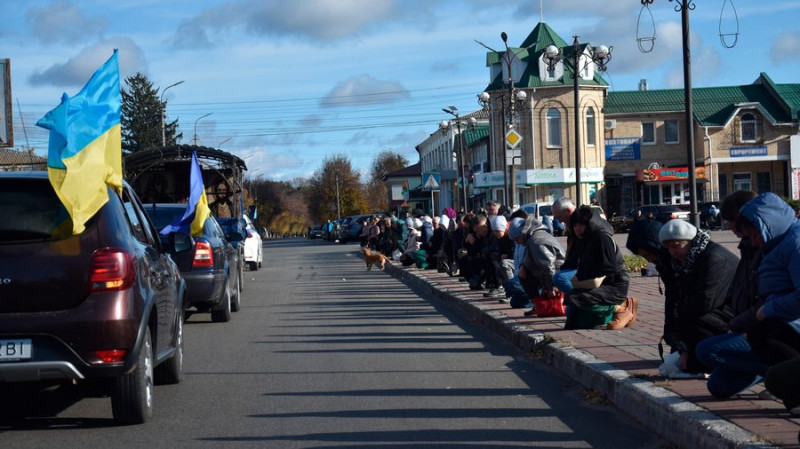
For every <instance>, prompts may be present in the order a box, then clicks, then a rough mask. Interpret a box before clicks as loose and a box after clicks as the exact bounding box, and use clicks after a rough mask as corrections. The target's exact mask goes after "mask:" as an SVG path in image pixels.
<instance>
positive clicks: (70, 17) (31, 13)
mask: <svg viewBox="0 0 800 449" xmlns="http://www.w3.org/2000/svg"><path fill="white" fill-rule="evenodd" d="M26 19H27V21H28V23H29V25H30V26H31V31H32V32H33V35H34V36H35V37H36V38H37V39H38V40H39V41H41V42H42V43H45V44H50V43H75V42H84V41H85V40H86V39H87V38H90V37H94V36H101V35H102V34H103V32H105V30H106V29H107V28H108V21H107V20H106V19H103V18H87V17H85V16H84V15H83V14H82V13H81V11H80V10H79V9H78V7H77V6H76V5H74V4H72V3H68V2H66V1H59V2H55V3H51V4H48V5H45V6H41V7H31V8H30V9H29V10H28V12H27V14H26Z"/></svg>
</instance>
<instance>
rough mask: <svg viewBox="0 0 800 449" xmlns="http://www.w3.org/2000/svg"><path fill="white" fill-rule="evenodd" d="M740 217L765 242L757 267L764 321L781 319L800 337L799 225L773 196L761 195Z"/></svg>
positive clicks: (789, 211) (787, 207)
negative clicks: (765, 319) (752, 227)
mask: <svg viewBox="0 0 800 449" xmlns="http://www.w3.org/2000/svg"><path fill="white" fill-rule="evenodd" d="M739 214H740V215H741V216H742V217H744V218H745V219H747V221H749V222H750V223H752V224H753V226H755V228H756V229H757V230H758V231H759V234H760V235H761V240H762V241H763V242H764V246H763V247H762V251H763V259H761V265H759V267H758V295H759V296H760V297H761V298H763V299H764V309H763V310H764V317H765V318H780V319H781V320H783V321H785V322H786V323H788V324H789V325H790V326H791V327H792V328H793V329H794V330H795V332H798V333H800V222H798V221H797V219H796V218H795V213H794V210H793V209H792V208H791V206H789V205H788V204H786V202H785V201H784V200H783V199H781V197H779V196H777V195H775V194H774V193H762V194H761V195H759V196H757V197H755V198H753V199H752V200H751V201H749V202H748V203H747V204H745V205H744V206H742V208H741V209H740V210H739Z"/></svg>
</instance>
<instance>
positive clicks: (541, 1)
mask: <svg viewBox="0 0 800 449" xmlns="http://www.w3.org/2000/svg"><path fill="white" fill-rule="evenodd" d="M539 22H544V0H539Z"/></svg>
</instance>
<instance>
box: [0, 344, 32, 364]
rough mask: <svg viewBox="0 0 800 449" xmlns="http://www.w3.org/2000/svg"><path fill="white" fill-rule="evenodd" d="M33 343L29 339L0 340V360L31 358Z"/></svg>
mask: <svg viewBox="0 0 800 449" xmlns="http://www.w3.org/2000/svg"><path fill="white" fill-rule="evenodd" d="M32 351H33V344H32V343H31V340H29V339H20V340H0V362H8V361H12V360H27V359H29V358H31V353H32Z"/></svg>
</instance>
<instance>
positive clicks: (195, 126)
mask: <svg viewBox="0 0 800 449" xmlns="http://www.w3.org/2000/svg"><path fill="white" fill-rule="evenodd" d="M211 114H213V112H209V113H208V114H205V115H201V116H200V117H197V120H195V121H194V145H195V146H197V122H199V121H200V120H201V119H204V118H206V117H208V116H209V115H211Z"/></svg>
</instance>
